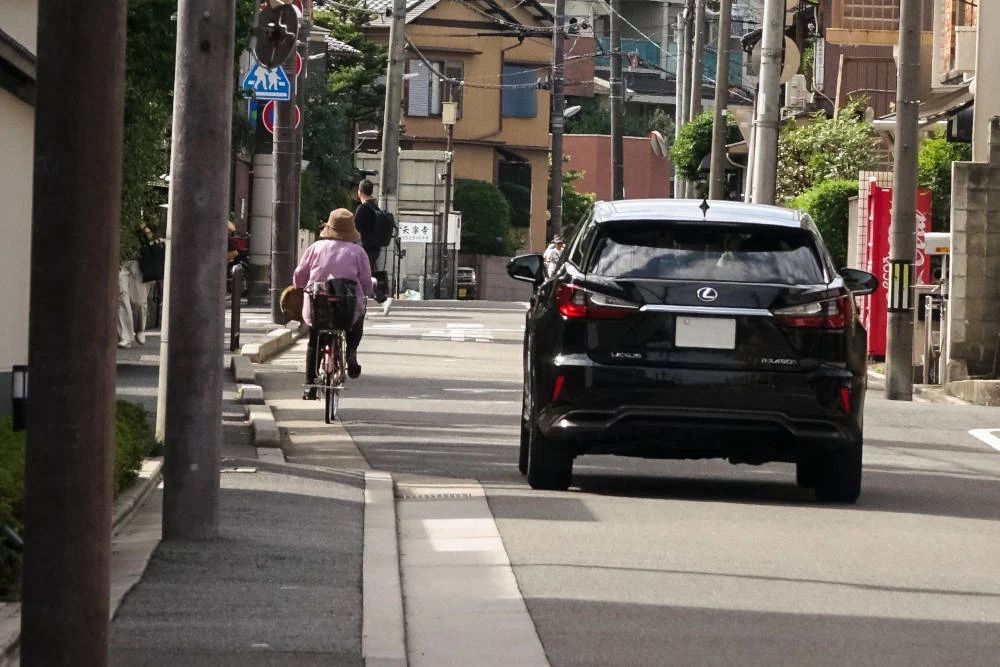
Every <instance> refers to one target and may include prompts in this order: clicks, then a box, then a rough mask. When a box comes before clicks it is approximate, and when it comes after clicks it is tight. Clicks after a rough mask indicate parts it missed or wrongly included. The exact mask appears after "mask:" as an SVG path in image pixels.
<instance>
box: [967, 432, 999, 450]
mask: <svg viewBox="0 0 1000 667" xmlns="http://www.w3.org/2000/svg"><path fill="white" fill-rule="evenodd" d="M995 433H1000V428H974V429H972V430H971V431H969V435H971V436H972V437H973V438H978V439H979V440H982V441H983V442H985V443H986V444H987V445H989V446H990V447H992V448H993V449H995V450H997V451H998V452H1000V437H997V436H996V435H994V434H995Z"/></svg>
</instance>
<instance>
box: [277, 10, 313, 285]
mask: <svg viewBox="0 0 1000 667" xmlns="http://www.w3.org/2000/svg"><path fill="white" fill-rule="evenodd" d="M311 30H312V0H303V3H302V19H301V20H300V21H299V34H298V44H296V45H295V51H296V53H298V57H299V59H297V60H296V62H297V63H298V62H301V63H302V71H301V72H300V73H299V74H298V76H294V72H295V67H293V68H292V71H291V72H289V73H288V75H289V77H290V78H294V79H295V97H294V100H295V105H296V106H297V107H298V109H299V113H300V114H301V120H300V122H299V124H298V125H296V126H295V168H294V169H293V170H292V173H293V179H294V183H293V185H292V187H293V192H294V193H295V195H294V197H293V198H292V204H293V211H292V216H291V218H292V232H291V234H292V241H291V245H290V248H291V251H292V256H291V264H292V267H293V269H292V271H293V273H294V267H295V266H296V265H297V264H298V259H299V258H298V250H299V221H300V220H301V218H302V150H303V147H302V143H303V136H304V132H303V128H304V127H305V110H306V83H305V82H306V78H307V77H308V76H309V32H310V31H311ZM293 121H294V118H293ZM291 284H292V283H291V275H289V281H288V285H291ZM286 287H287V285H286ZM279 296H280V295H279ZM279 305H280V304H279Z"/></svg>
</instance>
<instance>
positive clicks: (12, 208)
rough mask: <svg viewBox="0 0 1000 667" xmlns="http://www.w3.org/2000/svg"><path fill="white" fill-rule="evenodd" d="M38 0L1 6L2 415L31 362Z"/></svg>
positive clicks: (19, 0) (12, 0)
mask: <svg viewBox="0 0 1000 667" xmlns="http://www.w3.org/2000/svg"><path fill="white" fill-rule="evenodd" d="M37 31H38V2H37V0H5V3H4V9H3V12H0V118H3V132H0V173H3V178H2V179H0V201H2V202H3V217H2V228H3V231H4V242H3V244H0V285H2V288H0V313H3V320H4V325H3V326H2V327H0V415H6V414H9V413H10V410H11V402H10V388H11V370H12V367H13V366H15V365H18V364H26V363H28V300H29V291H30V290H29V286H30V274H31V200H32V175H33V172H34V149H35V105H34V102H35V53H36V39H37V37H36V35H37Z"/></svg>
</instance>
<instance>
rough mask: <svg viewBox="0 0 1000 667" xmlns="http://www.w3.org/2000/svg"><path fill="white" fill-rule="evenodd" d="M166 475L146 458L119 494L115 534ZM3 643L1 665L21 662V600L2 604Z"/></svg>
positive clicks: (0, 631)
mask: <svg viewBox="0 0 1000 667" xmlns="http://www.w3.org/2000/svg"><path fill="white" fill-rule="evenodd" d="M162 476H163V459H162V458H154V459H145V460H143V462H142V469H141V470H140V471H139V478H138V479H137V480H136V483H135V484H133V485H132V486H130V487H129V488H128V489H126V490H125V491H123V492H122V493H121V494H120V495H119V496H118V497H117V498H115V503H114V508H113V510H112V514H111V534H112V536H113V535H115V534H117V533H118V531H119V530H120V529H121V528H122V526H124V525H125V524H126V523H128V520H129V519H131V518H132V516H133V515H134V514H135V512H136V510H138V509H139V508H140V507H142V504H143V503H144V502H145V501H146V498H148V497H149V494H150V493H152V492H153V489H155V488H156V487H157V485H158V484H159V483H160V479H161V478H162ZM114 612H115V609H114V607H113V606H112V608H111V613H112V615H113V614H114ZM0 645H2V646H3V651H2V652H0V667H8V665H10V666H13V665H17V664H20V652H21V604H20V603H18V602H12V603H8V604H4V605H2V606H0Z"/></svg>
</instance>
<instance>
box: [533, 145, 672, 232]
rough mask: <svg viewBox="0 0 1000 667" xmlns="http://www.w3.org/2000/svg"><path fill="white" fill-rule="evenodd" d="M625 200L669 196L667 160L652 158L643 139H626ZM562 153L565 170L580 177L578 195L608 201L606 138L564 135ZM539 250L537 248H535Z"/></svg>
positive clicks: (609, 188)
mask: <svg viewBox="0 0 1000 667" xmlns="http://www.w3.org/2000/svg"><path fill="white" fill-rule="evenodd" d="M623 143H624V157H625V198H626V199H646V198H651V197H669V196H670V160H669V159H661V158H658V157H656V155H654V154H653V151H652V149H651V148H650V146H649V140H648V139H646V138H645V137H625V140H624V142H623ZM563 152H564V154H565V155H567V156H569V161H568V162H566V163H565V164H564V165H563V169H564V170H574V171H579V172H582V173H583V176H582V177H581V178H580V180H578V181H577V182H576V189H577V191H579V192H593V193H594V194H596V195H597V198H598V199H603V200H609V199H611V137H610V136H608V135H606V134H567V135H566V136H565V137H564V139H563ZM535 249H536V250H538V248H535Z"/></svg>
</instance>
